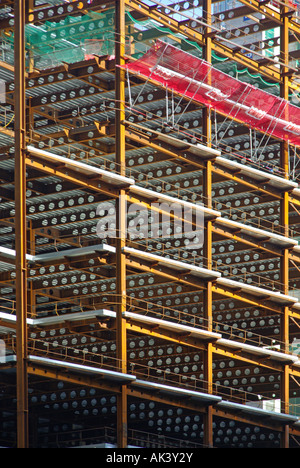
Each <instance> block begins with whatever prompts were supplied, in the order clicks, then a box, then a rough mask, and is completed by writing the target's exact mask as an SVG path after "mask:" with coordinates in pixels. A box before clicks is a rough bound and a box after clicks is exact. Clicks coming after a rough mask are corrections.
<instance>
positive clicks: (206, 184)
mask: <svg viewBox="0 0 300 468" xmlns="http://www.w3.org/2000/svg"><path fill="white" fill-rule="evenodd" d="M211 8H212V5H211V0H204V1H203V19H204V22H205V23H206V25H207V26H206V27H205V29H204V37H205V46H204V48H203V58H204V59H205V60H206V61H207V62H209V63H211V50H212V47H211V27H210V26H211ZM202 112H203V114H202V134H203V139H204V142H205V143H206V145H207V146H211V115H210V110H209V109H208V108H205V109H203V111H202ZM203 196H204V203H205V204H206V206H207V207H209V208H211V207H212V167H211V161H206V165H205V169H203ZM203 255H204V258H205V262H206V268H208V269H211V268H212V222H211V221H207V222H206V223H205V230H204V246H203ZM203 311H204V318H205V319H206V323H207V327H208V330H212V282H211V281H208V282H207V285H206V288H205V289H204V291H203ZM212 367H213V356H212V344H211V343H208V344H207V345H206V347H205V351H204V352H203V368H204V381H205V385H206V391H207V393H212V386H213V375H212ZM203 426H204V446H205V447H207V448H212V447H213V408H212V406H211V405H208V406H207V408H206V411H205V414H204V419H203Z"/></svg>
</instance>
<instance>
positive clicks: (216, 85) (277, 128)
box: [124, 40, 300, 145]
mask: <svg viewBox="0 0 300 468" xmlns="http://www.w3.org/2000/svg"><path fill="white" fill-rule="evenodd" d="M124 67H125V68H127V69H128V70H130V71H131V72H133V73H138V74H140V75H142V76H144V77H147V78H150V79H151V80H154V81H156V82H158V83H160V84H161V85H163V86H165V87H167V88H168V89H170V90H173V91H174V92H176V93H179V94H180V95H183V96H186V97H187V98H189V99H193V100H195V101H197V102H200V103H202V104H204V105H206V106H210V107H211V108H212V109H215V110H216V111H217V112H220V113H222V114H223V115H226V116H229V117H231V118H233V119H236V120H238V121H240V122H243V123H245V124H247V125H249V126H250V127H252V128H255V129H257V130H259V131H261V132H264V133H267V134H269V135H272V136H274V137H276V138H279V139H281V140H288V141H289V142H290V143H292V144H294V145H299V144H300V108H298V107H296V106H293V105H292V104H290V103H289V102H288V101H286V100H284V99H281V98H279V97H276V96H273V95H271V94H269V93H266V92H265V91H262V90H261V89H258V88H256V87H254V86H253V85H251V84H247V83H243V82H241V81H239V80H236V79H235V78H232V77H231V76H229V75H226V73H223V72H221V71H219V70H217V69H215V68H213V67H212V66H211V65H210V64H209V63H208V62H206V61H205V60H202V59H199V58H197V57H194V56H193V55H191V54H189V53H187V52H184V51H182V50H180V49H178V48H176V47H174V46H173V45H171V44H167V43H165V42H162V41H160V40H157V41H156V43H155V44H154V45H153V46H152V47H151V48H150V49H149V51H148V52H146V53H145V54H144V55H143V56H142V57H141V58H140V59H138V60H136V61H134V62H129V63H127V64H126V65H125V66H124Z"/></svg>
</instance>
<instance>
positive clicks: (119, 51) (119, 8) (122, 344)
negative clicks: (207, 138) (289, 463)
mask: <svg viewBox="0 0 300 468" xmlns="http://www.w3.org/2000/svg"><path fill="white" fill-rule="evenodd" d="M115 5H116V8H115V30H116V37H115V42H116V44H115V52H116V65H117V66H116V162H117V165H118V170H119V172H120V174H122V175H125V127H124V125H122V121H123V120H124V119H125V72H124V70H123V69H121V68H120V67H118V65H123V64H124V63H125V59H124V55H125V3H124V0H116V3H115ZM116 213H117V220H116V221H117V239H116V282H117V298H118V300H117V302H118V304H117V358H118V360H119V361H118V362H119V371H120V372H123V373H126V372H127V343H126V320H125V319H124V318H123V312H125V310H126V263H125V255H124V253H123V251H122V249H123V247H124V246H125V241H126V193H125V191H124V190H120V192H119V199H118V200H117V210H116ZM117 400H118V414H117V439H118V440H117V442H118V447H119V448H125V447H126V446H127V386H126V385H122V386H121V392H120V394H119V395H118V396H117Z"/></svg>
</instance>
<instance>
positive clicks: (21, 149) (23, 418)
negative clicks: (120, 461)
mask: <svg viewBox="0 0 300 468" xmlns="http://www.w3.org/2000/svg"><path fill="white" fill-rule="evenodd" d="M14 21H15V31H14V41H15V42H14V48H15V51H14V54H15V93H14V99H15V103H14V104H15V213H16V214H15V247H16V318H17V324H16V336H17V445H18V448H28V371H27V352H28V350H27V324H26V318H27V270H26V269H27V265H26V165H25V148H26V113H25V107H26V101H25V1H24V0H15V2H14Z"/></svg>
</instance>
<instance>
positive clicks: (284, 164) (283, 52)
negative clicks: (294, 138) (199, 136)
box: [280, 5, 290, 448]
mask: <svg viewBox="0 0 300 468" xmlns="http://www.w3.org/2000/svg"><path fill="white" fill-rule="evenodd" d="M280 10H281V19H282V26H281V29H280V59H281V62H282V63H283V66H282V67H281V76H282V83H281V86H280V95H281V97H282V98H284V99H286V100H288V99H289V79H288V70H289V69H288V67H287V66H285V65H288V51H289V27H288V26H289V19H288V15H287V13H288V8H287V7H286V6H284V5H282V6H281V8H280ZM280 165H281V168H282V169H283V170H284V174H285V177H286V178H288V177H289V150H288V142H286V141H282V142H281V148H280ZM280 224H281V226H282V229H283V232H282V234H283V235H285V236H287V237H288V236H289V197H288V193H287V192H285V193H283V195H282V199H281V201H280ZM280 272H281V284H282V292H283V293H284V294H288V291H289V252H288V249H284V251H283V255H282V257H281V264H280ZM280 328H281V331H280V332H281V343H282V351H284V352H285V351H288V347H289V308H288V307H283V309H282V314H281V319H280ZM289 377H290V376H289V366H288V365H285V366H284V370H283V372H282V374H281V382H280V383H281V388H280V389H281V395H280V398H281V411H283V412H284V413H289ZM281 447H282V448H289V426H288V425H286V426H285V427H284V431H283V433H282V435H281Z"/></svg>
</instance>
